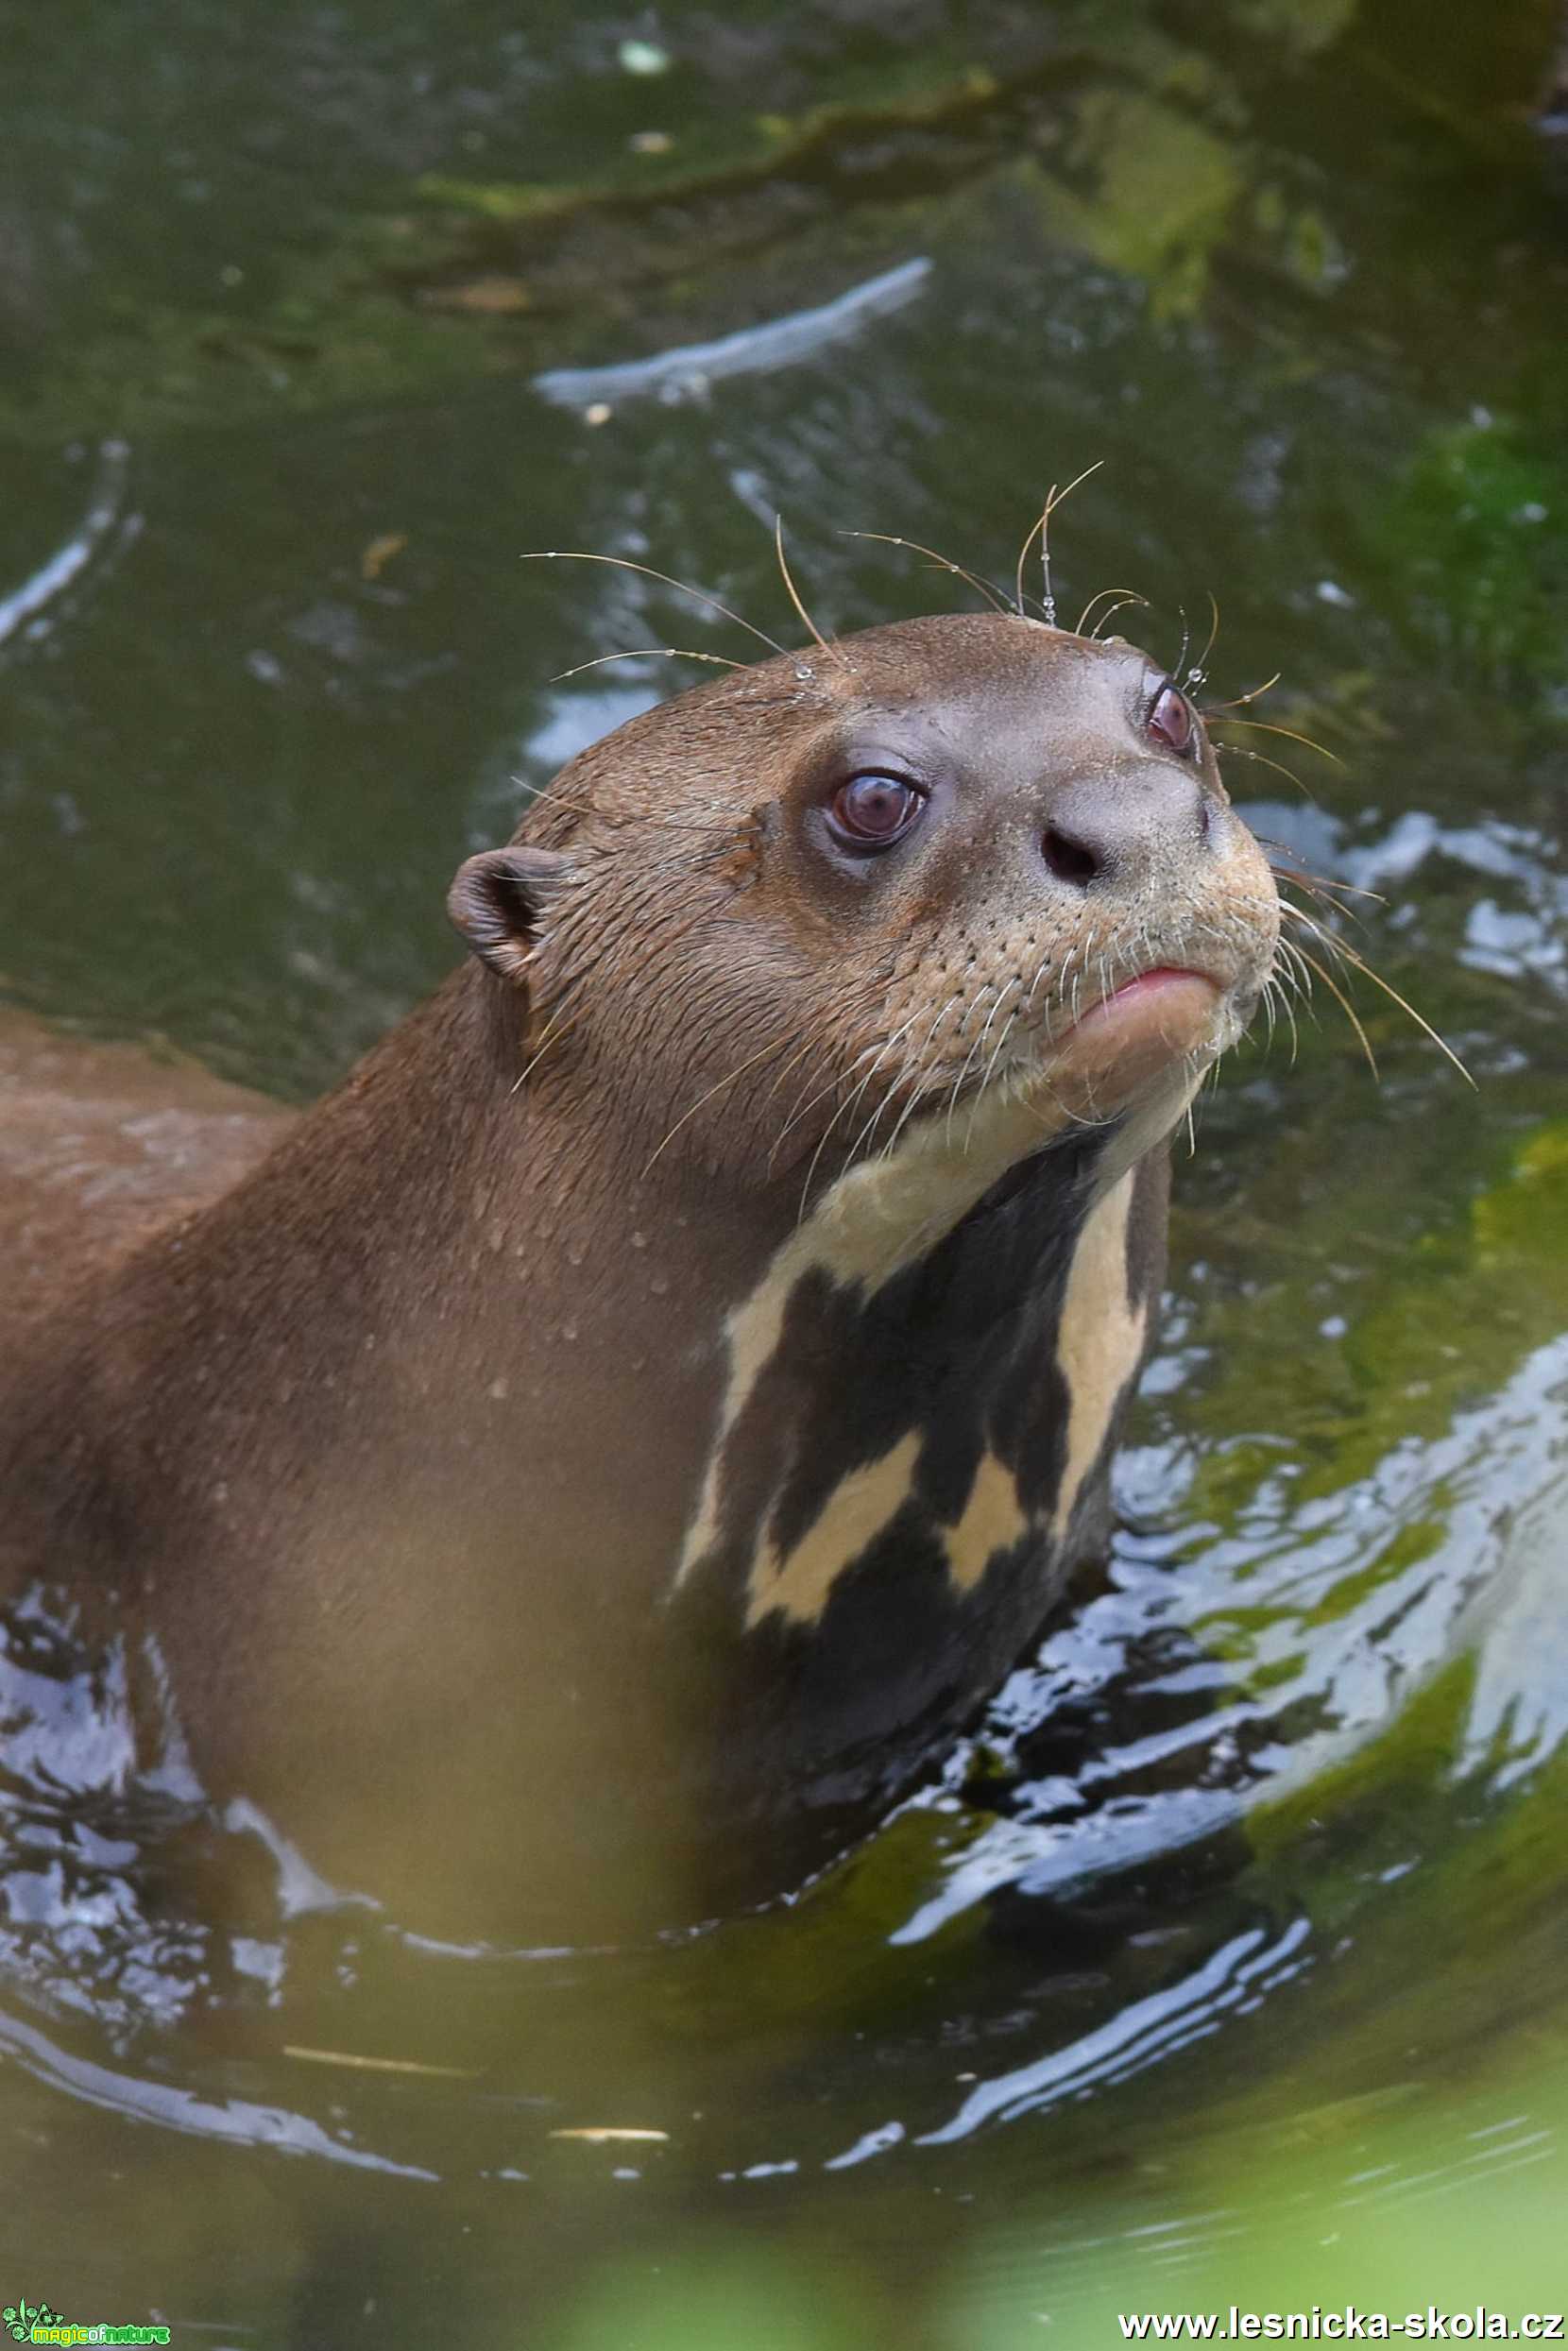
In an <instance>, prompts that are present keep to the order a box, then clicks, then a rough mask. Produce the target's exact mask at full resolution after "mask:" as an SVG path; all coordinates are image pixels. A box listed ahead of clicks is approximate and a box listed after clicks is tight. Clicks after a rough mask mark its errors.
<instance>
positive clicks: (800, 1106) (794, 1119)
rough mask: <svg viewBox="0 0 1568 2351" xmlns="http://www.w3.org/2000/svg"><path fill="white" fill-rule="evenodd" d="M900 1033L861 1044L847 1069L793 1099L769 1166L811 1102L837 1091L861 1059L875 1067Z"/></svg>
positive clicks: (835, 1072)
mask: <svg viewBox="0 0 1568 2351" xmlns="http://www.w3.org/2000/svg"><path fill="white" fill-rule="evenodd" d="M910 1017H911V1019H912V1020H913V1019H915V1018H917V1017H918V1015H917V1014H911V1016H910ZM908 1026H909V1022H906V1023H905V1028H907V1027H908ZM902 1034H903V1030H898V1031H895V1033H894V1036H893V1037H892V1038H891V1039H884V1040H882V1041H881V1042H879V1043H876V1044H872V1045H867V1046H862V1047H861V1050H860V1052H858V1053H857V1054H856V1056H855V1058H854V1060H853V1061H852V1062H851V1063H850V1065H849V1068H848V1069H847V1070H835V1071H834V1072H833V1074H832V1076H831V1077H829V1078H827V1079H826V1080H825V1081H824V1082H823V1083H822V1084H821V1085H819V1086H818V1087H817V1088H816V1090H815V1092H814V1093H811V1094H809V1095H808V1096H807V1098H806V1099H805V1100H804V1101H799V1100H797V1101H795V1102H794V1103H793V1105H792V1107H791V1110H790V1114H789V1116H788V1117H787V1118H786V1119H785V1121H784V1124H783V1125H782V1127H780V1129H779V1131H778V1134H777V1138H776V1140H775V1143H774V1147H773V1150H771V1151H770V1152H769V1153H768V1164H769V1166H770V1167H771V1166H772V1164H773V1160H774V1157H775V1153H776V1152H777V1150H778V1148H779V1145H780V1144H782V1143H783V1142H784V1140H785V1138H786V1136H787V1135H788V1134H789V1133H790V1130H791V1129H792V1128H793V1127H794V1126H796V1125H797V1124H798V1123H799V1121H800V1120H801V1119H802V1118H804V1117H805V1116H806V1114H807V1112H808V1111H809V1110H810V1108H811V1106H812V1104H813V1103H815V1102H820V1101H821V1100H822V1098H823V1096H824V1095H825V1094H835V1093H837V1091H838V1089H839V1087H840V1086H841V1085H843V1084H844V1082H845V1081H846V1079H847V1078H849V1077H850V1076H852V1075H853V1073H854V1072H855V1071H856V1070H857V1069H859V1067H860V1065H861V1063H862V1062H863V1061H867V1060H870V1061H871V1062H872V1064H873V1069H875V1065H876V1062H877V1061H879V1060H880V1058H881V1056H882V1055H883V1054H884V1053H885V1052H886V1051H887V1049H888V1046H889V1044H890V1043H892V1044H896V1043H897V1041H898V1038H899V1037H900V1036H901V1035H902ZM780 1074H781V1075H782V1074H783V1073H782V1072H781V1073H780Z"/></svg>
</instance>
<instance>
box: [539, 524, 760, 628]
mask: <svg viewBox="0 0 1568 2351" xmlns="http://www.w3.org/2000/svg"><path fill="white" fill-rule="evenodd" d="M518 561H519V562H520V563H606V564H611V565H613V566H614V567H615V568H616V569H617V570H618V571H638V572H640V573H641V575H642V577H643V578H644V579H646V580H657V581H658V582H659V583H660V584H661V586H663V587H665V588H673V589H674V590H675V592H676V594H677V595H680V596H690V598H691V599H692V601H693V603H695V604H699V605H707V608H708V610H709V611H710V612H721V613H723V615H724V619H725V620H726V621H733V622H734V623H735V625H736V627H737V628H743V629H744V630H745V632H746V634H747V636H748V637H755V638H756V639H757V640H758V643H759V644H763V645H767V646H769V647H770V648H771V650H772V651H773V652H775V653H782V652H783V651H784V647H783V646H782V645H781V644H780V643H779V641H778V639H777V638H776V637H770V636H769V635H768V633H767V630H766V629H760V628H758V627H757V626H756V625H755V624H754V623H753V622H750V621H747V620H743V619H742V618H741V614H740V613H739V612H734V611H732V610H731V609H730V607H729V605H726V604H721V603H720V601H719V599H718V597H717V596H710V595H708V593H707V590H706V589H705V588H689V587H688V586H687V584H686V582H685V581H684V580H677V579H675V578H673V576H672V575H671V573H670V572H668V571H655V569H654V567H653V565H652V564H651V563H634V562H633V561H632V559H631V557H630V555H596V554H590V553H589V552H588V550H587V549H586V548H581V547H543V548H535V549H533V550H532V551H531V552H530V553H529V554H523V555H520V556H519V557H518Z"/></svg>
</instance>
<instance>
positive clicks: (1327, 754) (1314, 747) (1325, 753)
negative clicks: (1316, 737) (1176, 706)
mask: <svg viewBox="0 0 1568 2351" xmlns="http://www.w3.org/2000/svg"><path fill="white" fill-rule="evenodd" d="M1207 715H1208V713H1207V712H1206V711H1205V713H1204V716H1205V717H1207ZM1213 724H1215V725H1216V726H1245V727H1247V728H1248V729H1249V730H1250V732H1251V733H1253V734H1254V735H1283V736H1284V737H1285V738H1286V740H1287V741H1288V742H1300V743H1304V744H1305V745H1306V748H1307V749H1308V751H1315V752H1316V753H1317V754H1318V757H1319V758H1321V759H1332V760H1333V762H1334V764H1335V766H1336V767H1343V766H1344V764H1345V763H1344V761H1343V759H1341V758H1340V757H1339V754H1338V751H1330V750H1328V749H1326V748H1325V746H1324V745H1323V744H1322V743H1321V742H1314V741H1313V740H1312V738H1311V736H1310V735H1301V734H1298V733H1297V731H1296V729H1295V728H1294V727H1293V726H1275V725H1273V724H1271V723H1270V721H1269V720H1268V719H1227V718H1221V717H1220V716H1219V714H1218V713H1216V715H1215V718H1214V721H1213Z"/></svg>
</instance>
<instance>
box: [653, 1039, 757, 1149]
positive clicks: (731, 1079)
mask: <svg viewBox="0 0 1568 2351" xmlns="http://www.w3.org/2000/svg"><path fill="white" fill-rule="evenodd" d="M793 1041H794V1040H793V1038H791V1037H783V1038H778V1037H771V1038H770V1039H769V1040H768V1043H767V1044H766V1045H764V1046H763V1047H761V1048H760V1049H759V1050H758V1052H755V1053H748V1054H747V1056H746V1058H745V1060H744V1061H743V1062H741V1063H740V1064H739V1065H738V1066H737V1067H736V1068H734V1069H731V1070H730V1071H728V1073H727V1074H726V1075H725V1076H724V1077H723V1078H720V1079H719V1080H718V1081H717V1082H716V1083H714V1084H713V1085H710V1086H709V1087H708V1088H707V1092H706V1093H704V1094H699V1095H698V1097H697V1099H696V1100H695V1101H694V1102H693V1103H692V1104H691V1106H690V1109H689V1110H683V1111H682V1112H681V1115H680V1116H679V1117H678V1118H677V1119H676V1120H675V1123H674V1125H673V1127H672V1128H671V1129H670V1132H669V1133H668V1134H667V1135H666V1136H665V1138H664V1141H663V1142H662V1143H660V1145H659V1146H658V1149H657V1150H656V1151H655V1152H654V1154H653V1156H652V1158H650V1159H649V1161H648V1163H647V1166H646V1167H644V1168H643V1170H642V1174H643V1178H644V1180H646V1179H647V1177H648V1176H650V1175H651V1174H652V1173H653V1170H654V1167H655V1164H656V1161H657V1160H658V1159H659V1158H660V1157H661V1156H662V1154H663V1152H664V1151H665V1150H666V1149H667V1148H668V1147H669V1145H670V1144H672V1143H673V1141H674V1139H675V1137H676V1135H677V1134H678V1133H680V1131H681V1129H682V1127H684V1126H685V1124H686V1122H687V1120H688V1119H689V1118H694V1117H695V1116H696V1115H697V1113H698V1111H699V1110H701V1109H702V1108H703V1106H704V1104H705V1103H707V1102H710V1101H711V1100H712V1099H713V1097H714V1096H715V1094H722V1093H723V1092H724V1088H725V1086H728V1085H733V1084H734V1083H735V1081H736V1079H737V1078H743V1077H744V1076H745V1073H746V1071H747V1070H748V1069H755V1068H756V1066H757V1064H758V1062H759V1061H766V1060H767V1058H768V1056H769V1054H770V1053H781V1052H782V1051H783V1050H784V1048H785V1046H786V1045H789V1044H792V1043H793Z"/></svg>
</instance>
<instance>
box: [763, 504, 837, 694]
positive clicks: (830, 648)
mask: <svg viewBox="0 0 1568 2351" xmlns="http://www.w3.org/2000/svg"><path fill="white" fill-rule="evenodd" d="M773 543H774V553H775V554H776V555H777V557H778V571H779V576H780V578H781V579H782V580H783V582H784V586H785V588H786V590H787V591H788V594H789V598H790V602H791V603H792V604H793V606H794V608H795V610H796V611H797V612H798V613H799V615H800V618H801V620H802V622H804V623H805V626H806V629H807V631H808V633H809V634H810V637H811V638H812V639H814V641H815V642H816V643H817V644H819V645H820V646H821V647H822V650H823V652H824V653H830V654H831V655H832V656H833V658H834V660H835V661H836V662H837V663H838V665H839V667H840V669H841V670H843V671H844V672H845V673H848V674H849V675H853V674H854V668H855V665H854V663H853V662H852V661H851V660H850V659H849V658H848V656H847V655H846V654H845V653H844V650H843V648H842V646H839V645H830V644H829V643H828V641H827V638H826V637H825V636H824V635H823V633H822V631H821V629H820V628H818V626H817V624H816V622H814V621H813V620H812V618H811V616H810V613H809V612H808V611H807V609H806V606H805V605H804V604H803V603H802V601H801V595H800V590H799V588H797V587H796V586H795V584H794V580H793V576H792V574H791V571H790V566H789V563H788V560H787V559H786V557H785V554H784V518H783V516H782V515H781V514H779V515H775V517H774V527H773Z"/></svg>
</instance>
